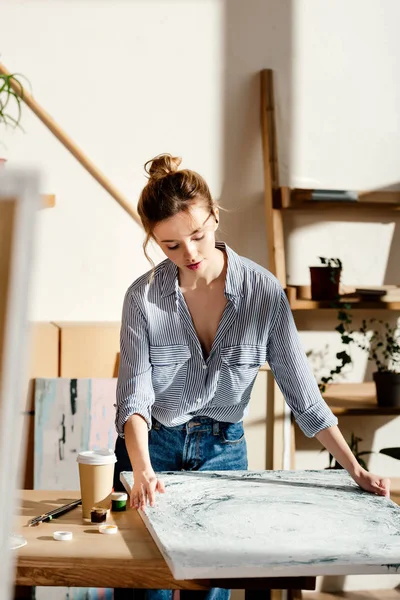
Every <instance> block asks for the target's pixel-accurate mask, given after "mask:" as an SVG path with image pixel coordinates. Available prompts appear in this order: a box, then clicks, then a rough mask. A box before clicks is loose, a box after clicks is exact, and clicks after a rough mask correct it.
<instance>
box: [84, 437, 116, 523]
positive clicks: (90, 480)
mask: <svg viewBox="0 0 400 600" xmlns="http://www.w3.org/2000/svg"><path fill="white" fill-rule="evenodd" d="M116 460H117V459H116V456H115V454H114V452H113V450H108V449H107V448H105V449H101V450H88V451H85V452H80V453H79V454H78V457H77V462H78V465H79V481H80V486H81V497H82V517H83V519H84V520H85V519H87V520H88V521H90V511H91V510H92V507H93V506H95V507H96V508H99V507H101V508H110V499H111V492H112V486H113V479H114V464H115V462H116Z"/></svg>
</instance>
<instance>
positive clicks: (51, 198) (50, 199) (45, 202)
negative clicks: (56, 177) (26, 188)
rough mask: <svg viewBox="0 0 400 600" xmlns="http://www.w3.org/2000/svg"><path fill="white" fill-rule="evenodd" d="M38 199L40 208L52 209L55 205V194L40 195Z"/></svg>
mask: <svg viewBox="0 0 400 600" xmlns="http://www.w3.org/2000/svg"><path fill="white" fill-rule="evenodd" d="M40 199H41V201H42V202H41V207H40V208H54V206H55V205H56V196H55V194H42V195H41V197H40Z"/></svg>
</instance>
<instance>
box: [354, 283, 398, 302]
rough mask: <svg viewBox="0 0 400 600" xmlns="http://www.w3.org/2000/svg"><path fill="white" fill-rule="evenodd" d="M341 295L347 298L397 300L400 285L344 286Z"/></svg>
mask: <svg viewBox="0 0 400 600" xmlns="http://www.w3.org/2000/svg"><path fill="white" fill-rule="evenodd" d="M343 296H348V297H349V298H357V297H358V298H363V299H370V300H381V301H382V302H399V301H400V286H398V285H372V286H354V287H351V288H350V287H349V286H345V289H344V290H343Z"/></svg>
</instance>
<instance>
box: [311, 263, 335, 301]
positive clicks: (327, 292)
mask: <svg viewBox="0 0 400 600" xmlns="http://www.w3.org/2000/svg"><path fill="white" fill-rule="evenodd" d="M318 258H319V260H320V261H321V265H319V266H318V267H310V276H311V298H312V299H313V300H334V299H335V298H337V297H338V295H339V282H340V275H341V271H342V262H341V260H340V259H339V258H324V257H323V256H319V257H318Z"/></svg>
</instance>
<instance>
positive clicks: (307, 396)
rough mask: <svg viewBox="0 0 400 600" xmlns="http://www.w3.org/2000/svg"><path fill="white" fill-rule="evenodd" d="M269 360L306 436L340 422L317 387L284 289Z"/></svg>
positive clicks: (273, 326)
mask: <svg viewBox="0 0 400 600" xmlns="http://www.w3.org/2000/svg"><path fill="white" fill-rule="evenodd" d="M267 349H268V362H269V366H270V367H271V370H272V372H273V374H274V377H275V380H276V383H277V384H278V386H279V388H280V390H281V392H282V394H283V396H284V398H285V401H286V403H287V404H288V406H289V407H290V409H291V411H292V412H293V415H294V418H295V419H296V422H297V423H298V425H299V427H300V428H301V430H302V431H303V433H304V434H305V435H306V436H307V437H314V436H315V435H316V434H317V433H318V432H319V431H321V430H322V429H326V428H327V427H331V426H332V425H337V422H338V420H337V418H336V417H335V415H334V414H333V413H332V411H331V409H330V408H329V406H328V405H327V404H326V402H325V400H324V399H323V398H322V396H321V393H320V391H319V389H318V385H317V382H316V380H315V377H314V375H313V373H312V371H311V368H310V365H309V364H308V360H307V357H306V354H305V352H304V349H303V347H302V345H301V342H300V338H299V334H298V332H297V328H296V324H295V322H294V319H293V315H292V312H291V310H290V306H289V302H288V300H287V298H286V295H285V293H284V291H283V290H281V292H280V299H279V305H278V310H277V314H276V317H275V320H274V322H273V324H272V329H271V331H270V334H269V339H268V348H267Z"/></svg>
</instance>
